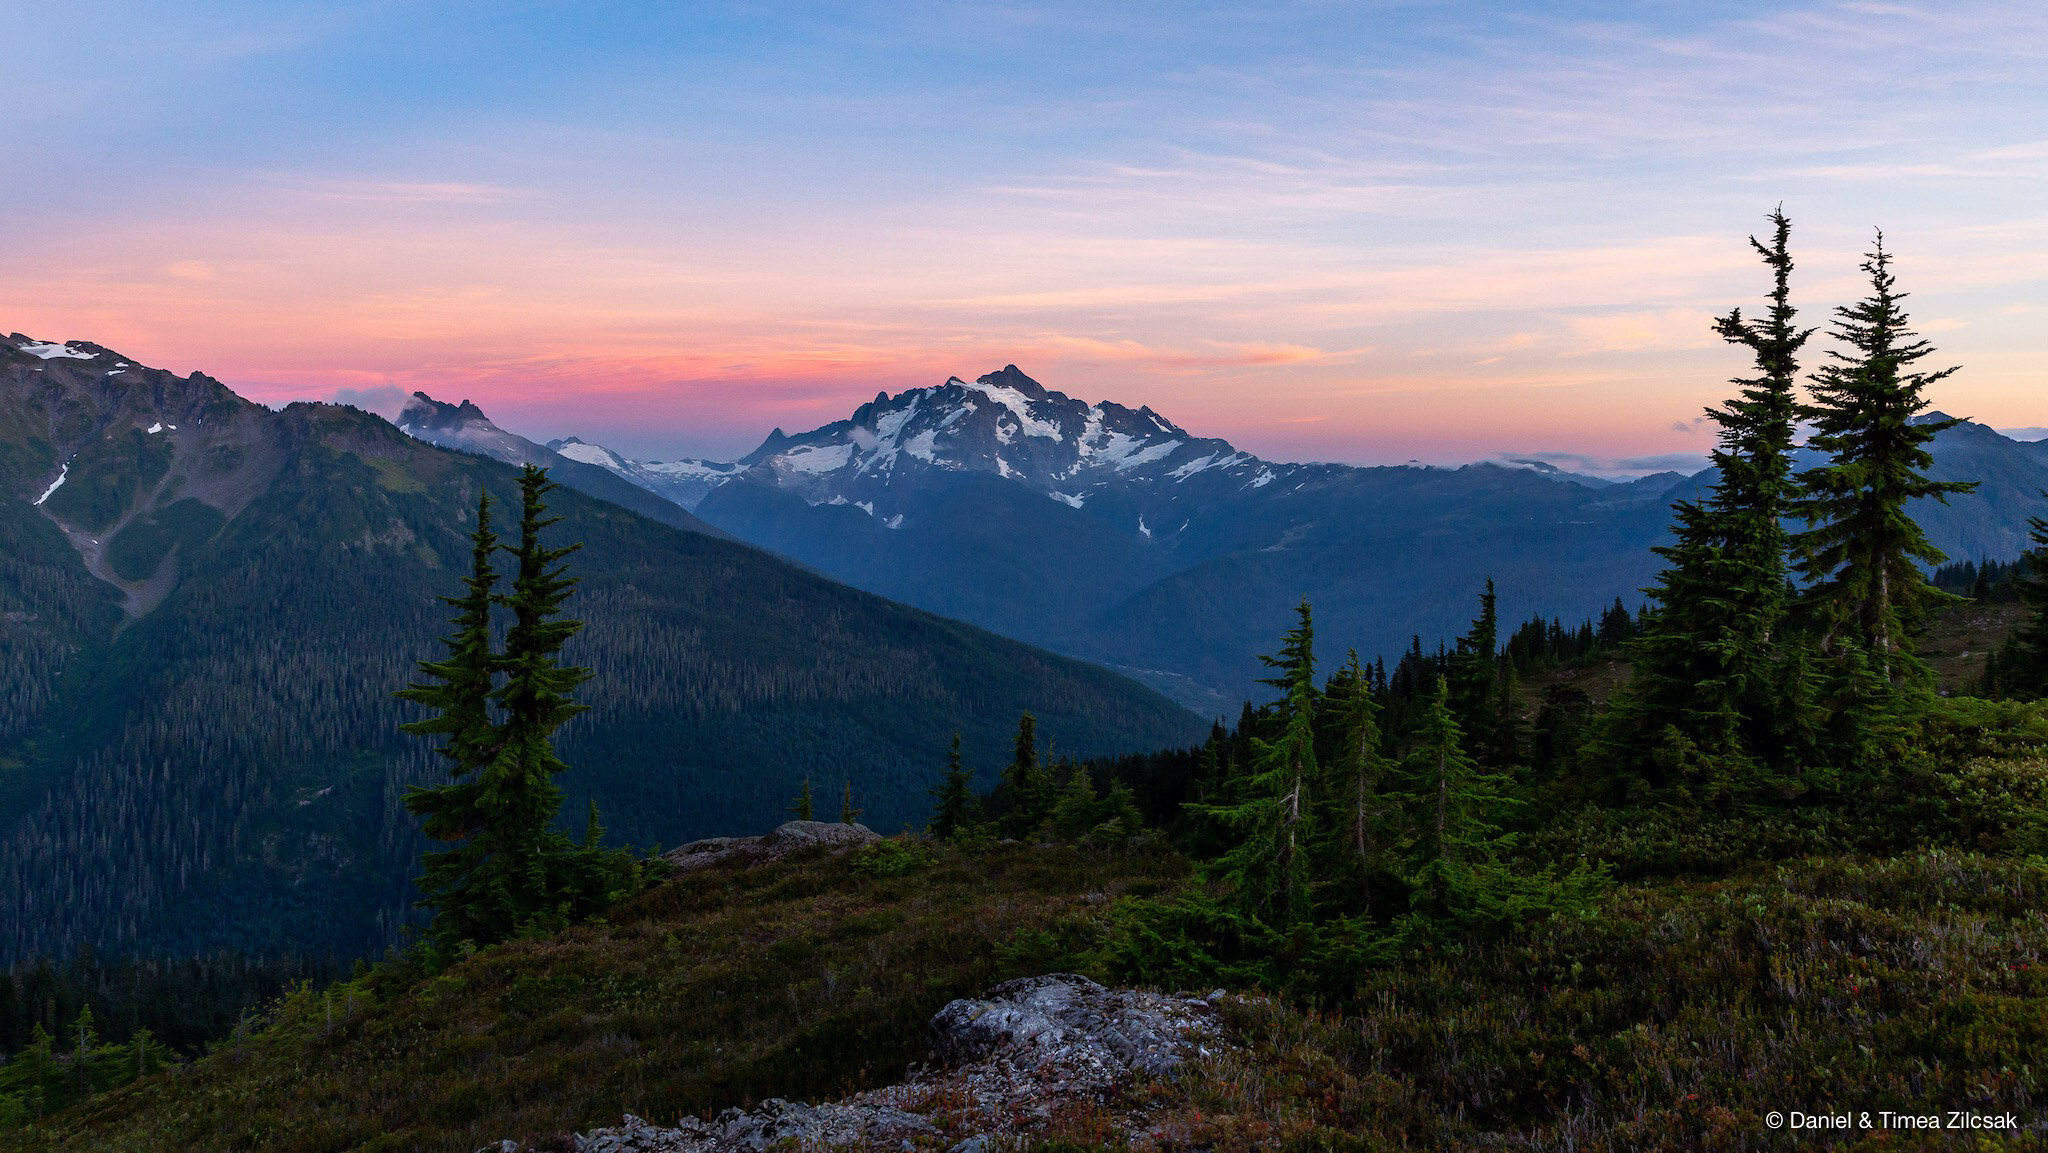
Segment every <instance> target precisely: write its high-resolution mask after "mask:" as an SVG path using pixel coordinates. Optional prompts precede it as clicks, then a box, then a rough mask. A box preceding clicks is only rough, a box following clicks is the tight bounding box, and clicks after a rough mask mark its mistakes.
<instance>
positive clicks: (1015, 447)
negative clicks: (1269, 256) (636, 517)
mask: <svg viewBox="0 0 2048 1153" xmlns="http://www.w3.org/2000/svg"><path fill="white" fill-rule="evenodd" d="M548 447H549V448H551V449H554V450H555V451H557V452H559V453H561V454H562V455H563V456H566V457H568V458H570V459H572V460H578V461H582V462H584V463H586V464H594V465H598V466H600V467H602V468H608V469H610V470H612V471H613V472H615V473H618V474H619V475H620V476H623V477H626V478H627V479H629V480H632V481H633V482H634V483H636V484H639V485H641V486H642V487H644V488H646V489H648V490H650V491H652V492H656V493H660V494H661V495H663V496H667V497H668V498H669V499H671V500H674V501H676V502H677V503H679V504H681V505H683V506H684V507H686V508H693V509H694V508H696V507H697V506H698V505H699V504H700V503H702V502H703V500H704V499H705V498H706V497H707V496H709V495H710V494H711V493H712V492H713V491H714V490H716V489H718V488H720V487H721V486H723V485H725V484H726V483H728V482H730V481H732V480H735V479H739V478H741V477H746V478H747V479H749V480H752V481H756V482H760V483H766V484H770V485H773V486H774V487H775V488H777V489H780V490H781V491H783V492H788V493H792V494H794V495H796V496H799V497H802V498H803V499H804V500H805V502H806V503H809V504H813V505H818V504H850V505H855V506H858V507H861V508H863V509H864V510H868V511H873V510H872V509H871V508H870V507H869V506H876V507H880V506H882V505H887V504H890V503H894V502H893V501H892V499H891V494H892V490H893V489H894V486H895V485H896V484H897V482H898V480H899V478H905V477H916V476H918V475H920V474H922V473H925V472H929V471H933V470H938V471H952V472H982V473H989V474H992V475H994V476H997V477H1000V478H1004V479H1008V480H1014V481H1016V482H1018V483H1020V484H1023V485H1025V486H1026V487H1028V488H1031V489H1033V490H1035V491H1037V492H1039V493H1040V494H1042V495H1044V496H1045V497H1047V498H1049V499H1051V500H1055V501H1059V502H1061V503H1063V504H1066V505H1068V506H1069V507H1072V508H1080V507H1082V506H1083V505H1084V504H1086V503H1087V501H1088V499H1089V497H1090V495H1091V494H1092V493H1094V492H1096V491H1097V490H1100V489H1103V488H1106V487H1116V488H1130V487H1132V486H1153V485H1163V484H1177V483H1180V482H1184V481H1187V480H1189V479H1190V478H1192V477H1195V476H1197V475H1199V474H1203V473H1213V474H1215V478H1230V480H1231V481H1232V482H1234V483H1235V484H1237V485H1238V486H1241V487H1246V488H1257V487H1261V486H1263V485H1266V484H1270V483H1272V482H1273V481H1274V480H1275V479H1277V478H1278V477H1279V476H1280V475H1281V474H1282V473H1283V472H1288V471H1291V470H1293V469H1295V468H1298V467H1300V466H1295V465H1280V466H1274V465H1269V464H1267V463H1266V462H1264V461H1261V460H1259V459H1258V458H1257V457H1254V456H1252V455H1251V454H1249V453H1244V452H1239V451H1237V450H1236V449H1234V448H1232V447H1231V446H1230V444H1229V443H1228V442H1226V441H1222V440H1218V439H1215V438H1212V437H1198V436H1194V435H1191V434H1190V433H1188V432H1187V431H1186V430H1184V429H1182V428H1180V427H1179V426H1177V425H1175V424H1174V423H1173V422H1172V421H1170V420H1168V419H1166V418H1165V417H1163V416H1161V415H1159V414H1158V413H1156V412H1153V411H1152V410H1151V409H1150V408H1137V409H1131V408H1126V407H1124V406H1123V405H1120V404H1117V403H1115V402H1114V401H1103V402H1101V403H1099V404H1088V403H1086V402H1085V401H1081V400H1076V399H1074V398H1073V397H1070V396H1067V395H1066V394H1065V393H1061V392H1051V391H1048V390H1047V389H1046V388H1045V386H1044V385H1042V384H1040V383H1038V382H1037V381H1035V380H1033V379H1031V378H1030V377H1029V376H1026V375H1024V373H1023V372H1021V371H1019V370H1018V368H1017V366H1016V365H1014V364H1013V365H1008V366H1006V367H1004V368H1003V369H1002V370H1001V371H998V372H992V373H989V374H988V375H986V376H983V377H980V378H979V379H976V380H973V381H966V380H962V379H960V378H959V377H952V378H949V379H948V380H947V381H946V382H945V383H944V384H940V385H936V386H933V387H929V388H914V389H910V390H908V391H905V392H901V393H898V394H897V395H896V396H894V397H891V396H890V395H889V394H888V393H886V392H885V393H880V394H878V395H877V396H876V397H875V399H874V400H872V401H870V402H869V403H867V404H864V405H861V406H860V408H859V409H857V410H855V412H854V414H853V415H852V416H851V417H849V418H847V419H846V420H841V421H835V422H834V423H832V424H828V425H825V426H824V427H822V428H817V429H813V430H811V431H809V432H804V433H799V434H797V435H795V436H790V435H788V434H786V433H784V432H783V431H782V430H781V429H779V428H778V429H776V430H775V431H773V432H771V433H769V434H768V438H767V440H765V441H763V442H762V444H761V447H759V448H757V449H755V450H754V451H753V452H751V453H749V454H748V455H747V456H745V457H743V458H741V459H740V460H738V461H735V462H730V463H727V462H720V461H708V460H689V459H684V460H675V461H638V460H630V459H628V458H626V457H623V456H621V455H620V454H618V453H616V452H613V451H612V450H610V449H608V448H605V447H603V446H601V445H595V444H589V443H586V442H584V441H582V440H579V439H577V438H575V437H569V438H566V439H563V440H555V441H549V442H548ZM892 515H893V514H892ZM883 519H885V520H886V519H888V518H887V517H884V518H883ZM1132 531H1134V532H1135V531H1137V530H1136V529H1135V527H1134V528H1133V530H1132Z"/></svg>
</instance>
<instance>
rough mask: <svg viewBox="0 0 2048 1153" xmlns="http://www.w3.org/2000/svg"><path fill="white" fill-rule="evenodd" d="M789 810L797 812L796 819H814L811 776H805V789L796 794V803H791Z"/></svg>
mask: <svg viewBox="0 0 2048 1153" xmlns="http://www.w3.org/2000/svg"><path fill="white" fill-rule="evenodd" d="M787 811H788V812H791V813H795V814H796V819H797V820H799V821H808V820H811V819H812V813H813V812H814V806H813V805H812V802H811V778H809V777H805V778H804V787H803V791H801V792H799V793H798V794H797V795H796V801H795V803H793V804H791V805H790V806H789V808H788V810H787Z"/></svg>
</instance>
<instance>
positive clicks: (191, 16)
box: [0, 3, 2048, 467]
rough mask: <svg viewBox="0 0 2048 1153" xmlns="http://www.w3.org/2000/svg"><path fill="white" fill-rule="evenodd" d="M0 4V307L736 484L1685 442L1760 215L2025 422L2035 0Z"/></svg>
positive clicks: (258, 391)
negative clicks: (1111, 423)
mask: <svg viewBox="0 0 2048 1153" xmlns="http://www.w3.org/2000/svg"><path fill="white" fill-rule="evenodd" d="M1102 7H1103V6H1100V5H1080V4H1074V5H1060V4H1015V5H1009V6H993V5H957V4H904V5H894V6H888V7H879V6H874V5H816V4H814V5H772V6H771V5H718V4H697V5H689V6H666V5H661V6H657V5H626V4H576V5H567V4H563V5H531V4H529V5H507V4H494V5H481V4H479V5H453V4H443V5H407V4H369V5H336V4H298V5H290V4H265V5H236V4H219V5H198V4H172V5H152V6H147V7H145V6H140V5H65V4H54V5H53V4H37V5H34V6H26V5H24V6H19V7H18V8H17V9H16V10H15V11H12V12H10V13H8V26H9V27H10V29H12V30H13V37H14V38H15V39H16V40H17V41H18V43H19V44H21V45H23V46H24V48H22V49H18V50H17V51H16V52H14V53H12V54H11V58H10V68H9V69H8V70H7V71H6V72H5V73H0V102H4V104H0V106H4V107H5V108H6V109H7V110H8V112H9V116H8V120H9V123H10V125H11V128H12V132H13V135H14V140H13V142H12V144H13V146H12V147H10V148H8V149H6V150H5V152H4V154H0V209H4V212H0V328H5V329H10V330H19V331H22V332H26V333H29V334H31V335H35V336H39V337H43V338H51V339H73V338H76V339H93V340H98V341H101V342H102V343H106V344H109V345H113V346H115V347H118V348H121V349H122V350H123V351H124V352H128V353H130V354H132V355H135V356H139V357H142V358H143V359H145V360H147V361H150V362H153V363H160V364H164V365H166V366H167V367H173V368H177V369H179V370H181V371H183V370H188V369H191V368H203V369H205V370H207V371H209V372H212V373H214V374H215V375H219V376H221V377H222V378H223V379H225V380H227V381H228V382H229V383H231V384H233V385H235V386H236V387H238V388H240V389H242V390H243V391H245V392H247V393H249V394H250V395H255V396H259V397H261V398H265V399H272V400H277V399H284V398H288V397H294V396H309V397H326V396H333V395H337V393H338V392H339V391H340V390H350V391H349V392H348V393H347V395H351V396H376V395H384V394H393V393H395V392H398V391H409V390H411V389H414V388H422V389H425V390H427V391H429V392H431V393H434V394H435V395H437V396H445V397H447V398H449V399H457V398H459V397H460V396H469V397H472V398H474V399H476V400H477V401H478V402H479V403H481V404H483V405H484V406H485V408H486V409H487V411H491V412H492V413H493V414H494V415H495V416H498V417H499V418H500V420H501V421H502V422H503V423H505V424H507V425H508V426H511V427H514V428H517V429H519V430H521V431H525V432H528V433H530V434H535V435H548V436H552V435H563V434H567V433H572V432H573V433H576V434H578V435H581V436H583V437H585V438H586V439H592V440H604V441H606V442H608V443H613V444H614V445H616V446H617V447H620V448H622V449H625V450H627V451H629V452H634V453H638V454H641V455H651V456H670V455H678V454H683V453H690V454H711V455H731V454H733V453H736V452H739V451H743V450H744V449H745V448H747V447H750V446H751V444H752V443H753V442H754V441H755V440H757V439H758V438H759V436H760V435H761V434H762V433H763V432H765V430H766V429H767V428H768V427H769V426H770V425H774V424H782V425H785V426H789V427H797V426H806V427H807V426H809V425H811V424H816V423H822V422H823V421H826V420H830V419H833V418H835V417H838V416H843V415H844V414H845V413H846V412H847V411H849V410H850V409H851V408H852V407H853V406H854V405H855V404H857V403H858V402H859V401H860V400H863V399H866V398H868V397H871V396H872V395H873V393H874V392H875V391H876V390H877V389H878V388H886V389H889V390H891V391H894V390H896V389H899V388H905V387H913V386H916V385H921V384H930V383H936V382H937V381H938V380H941V379H943V378H944V376H945V375H947V374H948V373H959V374H962V375H973V374H976V373H979V372H983V371H987V370H988V369H991V368H994V367H997V366H999V365H1001V364H1004V363H1009V362H1015V363H1017V364H1019V365H1020V366H1022V367H1024V368H1025V369H1026V370H1027V371H1029V372H1032V373H1033V374H1034V375H1036V376H1038V377H1039V378H1040V379H1042V380H1044V381H1045V382H1046V383H1048V384H1049V385H1051V386H1053V387H1056V388H1062V389H1064V390H1066V391H1069V392H1072V393H1075V394H1077V395H1082V396H1085V397H1088V398H1089V399H1097V398H1102V397H1112V398H1115V399H1118V400H1122V401H1125V402H1127V403H1131V404H1139V403H1149V404H1151V405H1152V406H1153V407H1155V408H1157V409H1159V410H1160V411H1162V412H1166V413H1168V414H1169V415H1172V416H1173V417H1174V418H1175V419H1176V420H1178V421H1179V422H1180V423H1182V424H1183V425H1185V426H1187V427H1190V428H1191V429H1193V430H1195V431H1197V432H1201V433H1206V434H1210V435H1222V436H1227V437H1230V438H1231V439H1233V440H1236V441H1238V442H1240V443H1241V444H1242V445H1244V446H1245V447H1248V448H1251V449H1254V450H1255V451H1259V452H1262V453H1265V454H1268V455H1272V456H1277V457H1283V458H1318V459H1342V460H1355V461H1363V462H1374V461H1393V460H1406V459H1409V458H1411V457H1412V458H1420V459H1425V460H1462V459H1474V458H1478V457H1484V456H1491V455H1495V454H1529V453H1538V452H1548V453H1554V454H1558V456H1559V458H1560V459H1568V460H1572V459H1584V460H1586V461H1589V462H1591V463H1593V464H1595V465H1600V466H1607V467H1612V466H1615V465H1616V464H1617V463H1621V464H1626V463H1630V462H1632V461H1635V460H1636V458H1661V457H1664V456H1667V455H1670V454H1681V455H1682V454H1690V453H1697V452H1698V451H1700V450H1701V449H1703V448H1704V446H1705V443H1706V440H1705V438H1706V435H1707V434H1706V432H1705V431H1704V430H1702V429H1699V428H1696V427H1693V422H1692V418H1693V417H1694V416H1696V415H1697V414H1698V412H1699V409H1700V408H1701V407H1702V406H1703V405H1705V404H1708V403H1712V402H1714V401H1716V400H1718V399H1719V397H1720V396H1721V395H1722V393H1723V391H1724V385H1723V382H1724V381H1725V379H1726V377H1728V376H1729V375H1731V374H1733V373H1735V372H1737V371H1739V370H1740V369H1741V367H1742V365H1741V361H1740V358H1739V356H1737V354H1735V353H1734V352H1733V351H1732V350H1729V349H1726V348H1725V347H1723V346H1722V345H1721V344H1720V342H1719V341H1718V340H1716V339H1715V338H1713V337H1712V335H1711V333H1710V332H1708V331H1707V329H1706V323H1707V320H1708V319H1709V318H1710V317H1711V316H1712V315H1713V314H1715V313H1718V312H1721V311H1725V309H1726V308H1728V307H1729V306H1730V305H1734V304H1748V303H1749V302H1751V301H1753V300H1754V299H1755V298H1756V297H1757V296H1758V295H1759V294H1760V292H1761V289H1762V278H1761V271H1760V269H1758V268H1757V267H1756V266H1755V265H1754V263H1753V262H1752V261H1751V260H1750V258H1749V256H1748V254H1747V252H1746V250H1745V246H1744V244H1743V237H1744V236H1745V235H1746V234H1747V233H1748V232H1750V231H1753V230H1755V229H1758V228H1760V227H1762V223H1763V221H1762V217H1763V214H1764V213H1766V212H1767V211H1769V210H1770V208H1771V207H1772V206H1773V205H1775V204H1778V203H1780V202H1781V201H1782V202H1783V203H1784V205H1785V207H1786V211H1787V212H1788V213H1789V214H1790V215H1791V216H1792V218H1793V221H1794V225H1795V230H1796V231H1795V237H1794V243H1795V252H1796V255H1797V256H1798V257H1799V259H1800V263H1801V267H1800V272H1799V278H1798V281H1797V291H1798V293H1799V297H1800V302H1801V303H1802V305H1803V306H1804V307H1805V308H1806V310H1807V312H1806V315H1807V317H1808V318H1809V319H1810V320H1812V321H1813V322H1815V323H1821V322H1823V321H1824V320H1825V313H1826V310H1827V308H1829V307H1831V306H1833V305H1835V304H1838V303H1843V302H1845V301H1847V300H1849V299H1851V298H1853V296H1854V295H1855V294H1856V292H1857V291H1858V287H1859V286H1858V284H1857V279H1856V273H1855V263H1856V259H1857V253H1858V252H1859V251H1860V249H1861V248H1862V247H1863V246H1864V245H1865V244H1866V243H1867V240H1868V237H1869V235H1870V229H1871V228H1872V227H1873V226H1878V225H1881V226H1883V227H1884V228H1885V229H1886V232H1887V236H1888V238H1889V242H1890V244H1891V246H1892V247H1893V249H1894V250H1895V251H1896V252H1897V253H1898V254H1899V270H1900V274H1901V277H1902V282H1903V284H1904V286H1905V287H1906V288H1907V289H1908V290H1909V291H1912V292H1913V293H1915V297H1914V301H1913V304H1914V305H1915V306H1916V316H1917V317H1918V319H1919V320H1920V321H1921V322H1922V325H1923V328H1924V329H1925V330H1926V331H1927V332H1928V333H1929V335H1930V336H1932V337H1933V338H1934V339H1935V341H1936V343H1937V344H1938V345H1939V346H1940V348H1941V349H1942V352H1943V356H1944V357H1945V359H1947V360H1951V361H1955V362H1960V363H1962V364H1964V366H1965V371H1964V372H1963V373H1961V374H1959V375H1958V376H1957V377H1956V378H1954V380H1953V382H1951V383H1949V384H1946V385H1944V386H1943V393H1942V395H1940V396H1938V397H1937V398H1936V400H1937V401H1938V402H1939V403H1940V404H1941V406H1942V407H1943V408H1945V409H1948V410H1950V411H1955V412H1960V413H1966V414H1971V415H1976V416H1979V417H1980V418H1982V419H1984V420H1986V421H1987V422H1988V423H1992V424H1994V425H2003V426H2021V425H2025V426H2034V425H2044V424H2048V404H2044V403H2043V399H2042V398H2043V397H2044V396H2048V389H2044V388H2043V386H2044V385H2048V357H2044V354H2048V335H2044V332H2048V208H2044V207H2043V205H2044V203H2048V196H2044V195H2043V194H2042V192H2041V190H2042V188H2043V187H2044V180H2043V178H2044V177H2048V82H2044V81H2043V79H2042V77H2043V76H2048V10H2043V9H2040V8H2038V7H2036V6H2026V5H2016V4H2007V5H1993V4H1977V5H1973V4H1955V5H1941V6H1936V5H1868V4H1817V5H1804V6H1769V7H1765V6H1756V5H1750V6H1737V5H1701V4H1687V5H1677V4H1637V5H1604V6H1603V5H1579V6H1562V5H1542V6H1535V5H1527V6H1516V5H1459V6H1449V5H1434V4H1385V5H1359V4H1346V5H1336V4H1316V3H1304V4H1276V5H1265V6H1204V5H1171V6H1167V5H1140V4H1131V5H1121V6H1117V7H1116V8H1115V9H1114V10H1113V11H1110V12H1104V11H1102V10H1101V8H1102Z"/></svg>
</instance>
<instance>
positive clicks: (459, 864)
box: [397, 492, 502, 942]
mask: <svg viewBox="0 0 2048 1153" xmlns="http://www.w3.org/2000/svg"><path fill="white" fill-rule="evenodd" d="M470 543H471V553H470V556H471V569H470V575H469V577H468V578H466V579H465V580H464V581H463V586H464V590H465V591H464V593H463V595H462V596H460V597H442V598H441V599H442V600H443V601H444V602H446V603H448V604H450V605H453V606H455V608H456V610H457V612H456V615H455V618H454V620H453V621H452V623H453V624H454V626H455V635H453V636H451V637H448V638H446V639H445V640H444V641H443V643H444V644H445V645H446V646H447V648H448V658H447V659H446V660H443V661H422V662H420V671H421V672H422V673H424V674H426V676H427V677H428V678H430V679H429V680H428V681H426V682H425V683H420V682H415V683H414V684H412V685H411V686H409V687H407V688H405V689H402V690H400V691H399V692H398V694H397V695H398V697H399V699H401V700H407V701H412V702H414V703H417V704H421V705H425V706H427V707H429V708H432V709H437V710H439V712H438V713H437V714H436V715H434V716H431V717H428V718H426V719H424V720H419V721H411V722H408V723H406V724H404V725H401V726H400V728H402V729H403V730H404V731H406V732H409V733H415V734H419V735H422V736H435V735H439V736H441V737H442V738H443V743H442V744H441V745H440V746H439V748H437V749H436V750H435V751H436V752H438V753H439V754H440V755H441V757H442V758H443V759H444V760H446V761H447V762H448V773H449V776H450V777H451V778H453V779H452V780H451V781H450V782H449V783H447V784H442V785H434V786H420V787H414V788H411V789H408V790H406V794H405V807H406V808H407V809H408V810H409V811H411V812H412V813H414V814H415V815H417V816H419V817H420V818H422V820H421V825H422V831H423V832H425V833H426V835H427V836H428V837H429V838H431V839H433V840H435V841H440V842H443V843H451V844H452V845H453V847H452V848H448V849H443V850H429V851H428V852H427V853H426V854H425V855H424V857H423V858H422V865H423V868H422V871H421V875H420V878H419V881H418V885H419V889H420V892H421V893H422V894H423V896H422V897H421V899H420V902H419V903H420V905H421V906H423V907H425V908H429V909H433V910H435V911H436V913H437V915H438V916H437V920H438V919H439V918H446V921H447V926H448V928H449V929H450V930H451V932H454V933H456V934H460V933H462V932H464V931H468V930H471V929H474V928H476V926H475V925H473V924H471V923H470V922H471V917H470V915H468V914H467V913H466V912H465V910H468V909H470V908H472V907H475V906H479V905H481V904H483V903H484V902H485V901H486V900H488V901H490V902H491V903H493V904H498V903H501V901H502V898H501V896H500V895H498V894H495V893H492V892H490V885H489V878H487V877H484V876H482V875H481V873H480V870H481V867H482V864H483V861H484V859H485V855H486V853H487V851H488V849H487V846H486V843H485V842H484V841H483V840H481V839H480V837H479V834H480V833H482V832H483V830H484V827H485V824H486V823H487V821H488V819H489V815H490V814H489V809H488V807H487V806H486V805H485V804H484V803H483V801H482V797H481V794H482V789H483V786H482V782H481V780H480V779H479V778H480V774H481V772H482V770H483V768H484V766H485V765H486V764H487V763H488V762H489V761H490V759H491V757H492V755H493V753H494V751H495V748H496V746H497V744H498V726H497V723H496V722H495V721H494V719H493V718H492V710H491V698H492V691H493V678H494V676H495V675H496V673H497V670H498V657H497V654H496V653H495V652H494V651H493V648H492V638H491V610H492V608H493V606H494V605H495V604H496V603H497V592H496V587H497V579H498V574H497V570H496V569H495V568H494V567H493V565H492V563H491V562H492V559H493V557H494V556H495V555H496V553H497V550H498V537H497V534H496V533H495V532H493V531H492V529H491V494H490V493H488V492H485V493H483V494H482V495H480V496H479V497H478V498H477V507H476V529H475V531H474V532H472V533H471V534H470ZM458 924H460V926H461V928H460V929H456V926H457V925H458ZM459 939H460V936H459V935H455V936H451V937H449V938H448V940H449V941H451V942H452V941H453V940H459Z"/></svg>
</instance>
